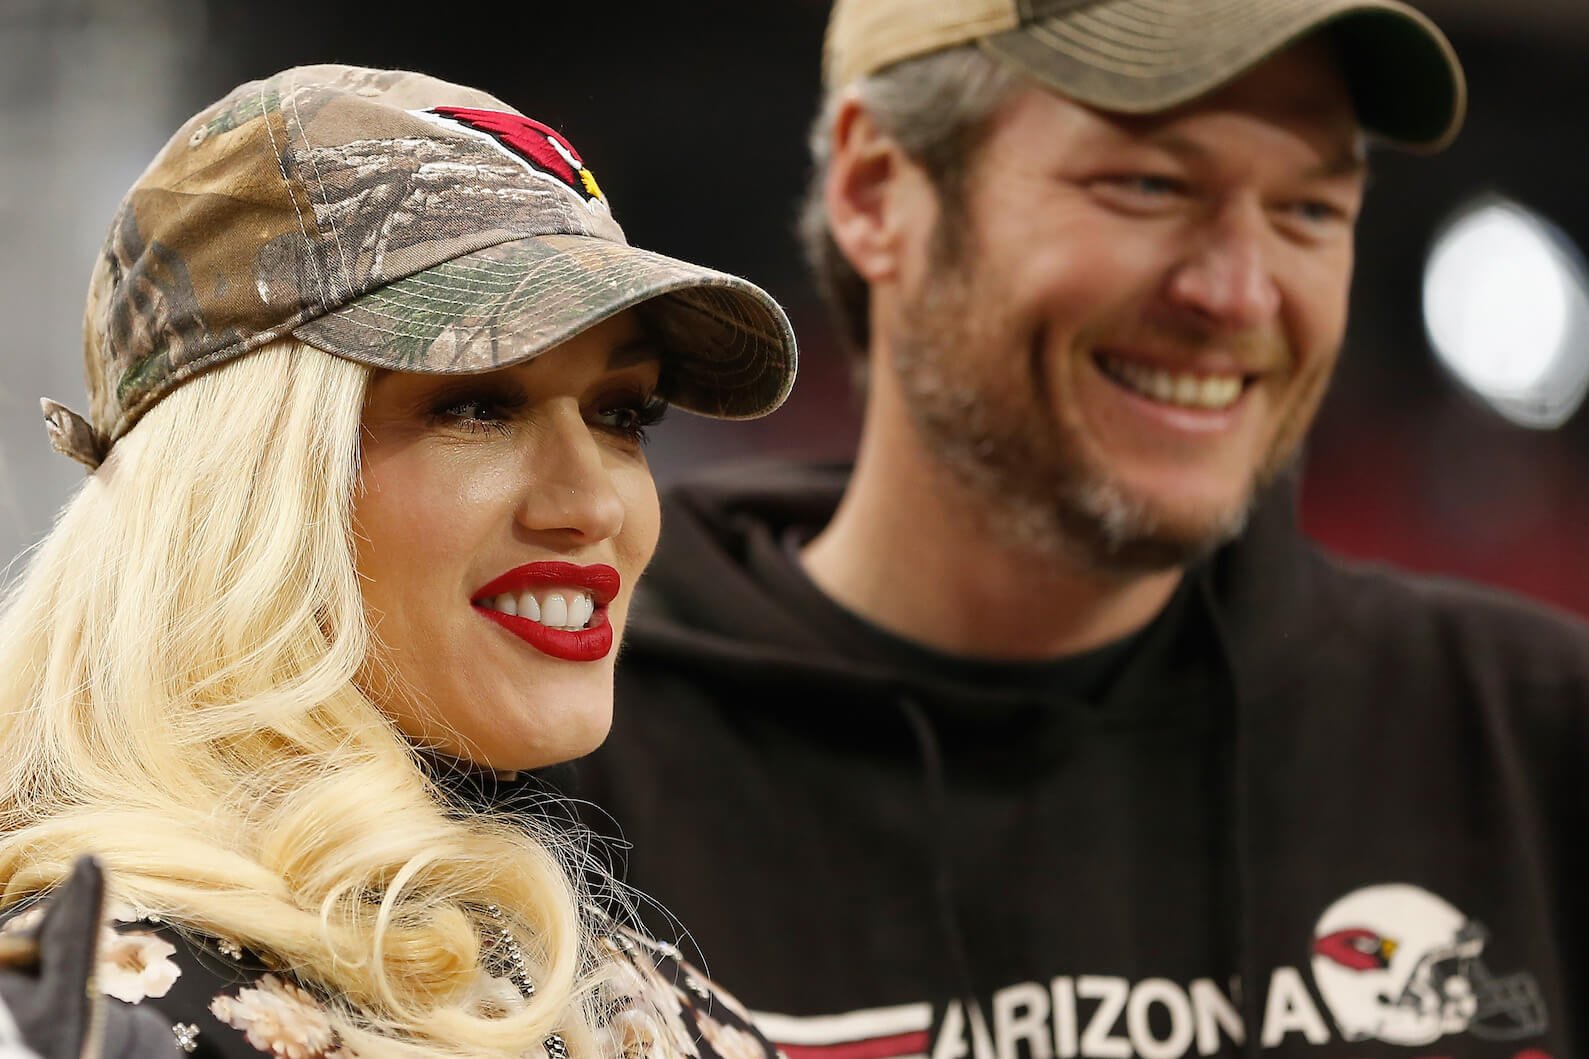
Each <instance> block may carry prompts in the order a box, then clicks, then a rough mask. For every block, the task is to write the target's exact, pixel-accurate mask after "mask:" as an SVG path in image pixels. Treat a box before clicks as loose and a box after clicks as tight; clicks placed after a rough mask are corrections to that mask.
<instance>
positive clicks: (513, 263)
mask: <svg viewBox="0 0 1589 1059" xmlns="http://www.w3.org/2000/svg"><path fill="white" fill-rule="evenodd" d="M637 306H644V313H645V317H646V320H647V323H648V324H649V325H650V327H651V328H652V330H653V332H654V333H655V335H656V336H657V338H658V340H659V341H660V342H661V343H662V346H663V349H664V355H665V357H666V360H665V362H664V365H663V389H664V394H663V395H664V396H665V397H666V398H667V399H668V400H669V402H670V403H672V404H675V405H678V406H679V407H681V408H684V409H687V410H688V411H691V412H696V413H699V414H701V415H705V416H711V417H714V418H718V419H753V418H755V417H757V416H761V415H765V414H766V413H768V412H770V411H772V410H773V409H774V408H777V407H778V406H779V405H780V404H782V403H783V401H784V399H785V398H786V397H788V395H789V390H790V388H791V387H792V386H793V385H794V377H795V367H796V360H797V354H796V348H795V337H794V331H793V329H792V328H791V326H790V324H789V320H788V317H786V316H785V315H784V312H783V310H782V309H781V308H779V306H778V303H777V302H776V301H774V300H773V298H772V297H771V296H770V295H768V294H767V293H766V292H765V291H763V290H762V289H761V288H760V287H757V286H756V285H755V284H753V283H750V282H748V281H746V280H743V279H740V278H739V277H737V276H731V275H729V274H727V273H723V272H717V271H714V270H712V269H708V268H704V267H702V266H700V265H692V264H690V263H688V262H685V261H679V260H676V259H674V258H670V257H666V256H664V255H662V254H656V253H652V252H651V251H649V250H642V249H640V248H638V247H633V246H628V245H626V244H623V243H617V242H613V241H611V240H607V239H598V238H593V237H589V236H579V235H542V236H533V237H528V238H523V239H514V240H511V241H508V242H504V243H498V244H496V245H494V246H489V247H486V248H484V249H481V250H476V251H473V252H471V253H468V254H464V255H462V256H460V257H456V258H453V259H452V260H450V261H444V262H442V263H441V264H439V265H434V266H432V267H431V268H428V269H425V270H424V271H422V272H418V273H415V274H414V275H411V276H407V277H405V278H403V279H400V280H396V281H394V282H392V283H388V284H386V285H385V286H383V287H378V288H376V289H375V290H373V291H371V292H369V293H368V294H365V295H362V296H361V297H359V298H358V299H356V300H354V301H353V302H350V303H349V304H347V305H344V306H342V307H340V308H338V309H336V310H334V311H332V312H330V313H328V314H326V315H324V316H320V317H317V318H315V319H313V320H310V321H308V322H306V323H303V324H300V325H299V326H298V327H296V328H294V329H293V332H292V333H293V335H294V336H295V337H297V338H299V339H301V340H303V341H304V342H307V343H309V344H310V345H312V346H315V347H316V348H319V349H322V350H325V351H326V352H328V353H333V354H336V355H337V356H341V357H345V358H347V359H349V360H354V361H358V362H360V363H362V364H369V365H371V366H373V367H377V368H387V369H390V370H393V371H406V372H418V373H423V374H438V375H464V374H474V373H478V372H486V371H494V370H496V369H498V368H505V367H508V366H510V365H513V364H519V363H523V362H524V361H527V360H531V359H533V358H534V357H537V356H539V355H540V354H542V353H545V352H547V351H548V350H550V349H552V348H554V347H555V346H557V345H559V344H561V343H563V342H566V341H567V340H569V339H570V338H573V337H574V336H575V335H577V334H579V333H580V332H582V331H584V330H586V329H588V328H590V327H592V326H594V325H596V324H598V323H600V322H601V321H603V320H605V319H608V318H609V317H612V316H615V315H617V314H618V313H620V312H623V311H624V310H625V309H630V308H635V307H637Z"/></svg>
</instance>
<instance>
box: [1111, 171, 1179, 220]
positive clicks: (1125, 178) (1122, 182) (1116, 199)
mask: <svg viewBox="0 0 1589 1059" xmlns="http://www.w3.org/2000/svg"><path fill="white" fill-rule="evenodd" d="M1093 193H1094V194H1095V195H1097V196H1098V198H1099V200H1100V201H1102V202H1103V203H1104V204H1105V205H1108V206H1112V207H1114V208H1116V209H1119V210H1123V211H1125V212H1127V213H1139V212H1153V211H1156V210H1159V209H1163V208H1167V207H1173V206H1175V205H1177V204H1179V203H1180V202H1181V201H1182V200H1183V199H1185V198H1187V197H1188V196H1189V195H1190V194H1191V193H1192V188H1191V185H1190V184H1188V183H1187V182H1186V181H1184V180H1181V179H1179V178H1178V177H1172V176H1165V175H1164V174H1162V173H1120V174H1117V175H1114V176H1107V177H1103V178H1101V179H1099V180H1095V181H1094V182H1093Z"/></svg>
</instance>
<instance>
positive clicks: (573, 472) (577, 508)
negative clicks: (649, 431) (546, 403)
mask: <svg viewBox="0 0 1589 1059" xmlns="http://www.w3.org/2000/svg"><path fill="white" fill-rule="evenodd" d="M531 436H532V438H533V444H531V445H530V446H529V449H530V451H529V452H527V453H526V455H525V459H526V461H527V462H528V464H529V466H528V467H527V468H526V474H525V482H526V485H525V491H524V496H523V498H522V499H521V500H520V503H519V506H518V512H517V518H518V522H519V524H520V525H522V526H523V527H524V528H525V529H528V530H531V531H533V532H535V533H537V534H560V535H564V536H566V537H568V538H570V539H571V541H572V542H574V543H580V544H585V543H595V542H597V541H604V540H610V539H611V538H613V537H616V536H617V535H618V531H619V530H620V529H622V528H623V522H624V513H625V512H624V504H623V498H622V497H621V496H620V495H619V493H618V490H617V488H616V486H615V485H614V483H613V479H612V474H611V472H610V471H609V470H608V468H607V463H606V459H605V454H604V452H603V450H602V446H601V443H600V442H599V441H598V440H597V438H596V437H595V436H594V435H593V434H592V432H591V428H590V426H589V424H587V423H586V422H585V419H584V416H583V415H582V413H581V411H580V408H579V406H578V404H577V403H576V402H574V401H573V400H572V399H569V400H567V401H565V402H559V403H558V404H557V405H556V406H555V407H553V408H550V409H549V410H548V413H547V415H546V416H544V417H542V419H541V421H540V422H539V423H538V424H537V427H536V429H535V430H534V431H533V432H532V435H531Z"/></svg>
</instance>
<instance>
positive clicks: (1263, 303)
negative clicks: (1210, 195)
mask: <svg viewBox="0 0 1589 1059" xmlns="http://www.w3.org/2000/svg"><path fill="white" fill-rule="evenodd" d="M1271 236H1272V233H1271V232H1270V231H1269V230H1268V222H1267V218H1266V217H1265V216H1264V212H1263V210H1262V208H1261V207H1260V206H1258V205H1256V204H1231V205H1230V206H1228V207H1227V208H1226V209H1225V210H1223V211H1222V212H1221V213H1220V214H1219V215H1217V216H1214V217H1210V218H1209V220H1208V222H1207V224H1206V226H1205V227H1204V228H1203V229H1202V231H1201V232H1199V234H1198V235H1197V237H1196V242H1195V243H1194V244H1193V246H1192V248H1191V249H1190V251H1189V252H1188V253H1187V255H1186V256H1185V258H1184V259H1182V260H1181V261H1180V263H1179V264H1178V265H1177V266H1176V268H1175V271H1174V272H1173V273H1172V274H1171V276H1170V279H1169V290H1168V292H1167V293H1168V295H1169V297H1170V300H1171V301H1172V302H1173V303H1175V304H1176V305H1177V306H1178V307H1180V308H1182V309H1183V310H1185V311H1186V312H1188V313H1191V314H1193V315H1195V316H1196V317H1198V319H1199V322H1200V323H1202V324H1203V325H1204V326H1207V327H1211V328H1215V329H1217V330H1221V331H1247V330H1251V329H1252V328H1255V327H1259V326H1262V325H1264V324H1267V323H1269V322H1270V321H1272V320H1273V319H1274V317H1275V315H1276V314H1277V313H1278V312H1279V311H1280V290H1279V287H1278V286H1277V285H1276V283H1275V277H1274V273H1273V271H1272V262H1271V261H1270V253H1271V252H1270V249H1269V240H1270V238H1271Z"/></svg>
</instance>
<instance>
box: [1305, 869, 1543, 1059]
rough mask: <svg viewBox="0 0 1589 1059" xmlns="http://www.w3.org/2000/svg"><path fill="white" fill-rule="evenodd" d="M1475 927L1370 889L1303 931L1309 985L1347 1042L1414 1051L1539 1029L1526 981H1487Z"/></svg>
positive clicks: (1395, 891) (1431, 903) (1417, 892)
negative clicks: (1308, 948) (1445, 1041)
mask: <svg viewBox="0 0 1589 1059" xmlns="http://www.w3.org/2000/svg"><path fill="white" fill-rule="evenodd" d="M1487 940H1488V933H1487V932H1486V931H1485V929H1484V927H1483V926H1482V925H1480V924H1479V923H1476V922H1474V921H1473V920H1470V919H1468V918H1467V917H1466V916H1464V915H1463V914H1462V913H1461V912H1459V911H1457V910H1456V909H1455V908H1454V907H1452V906H1451V904H1450V903H1448V902H1447V901H1445V900H1443V899H1441V898H1439V897H1436V896H1435V895H1434V894H1432V893H1430V892H1429V891H1427V890H1423V889H1420V888H1418V887H1416V886H1408V885H1405V884H1386V885H1382V886H1370V887H1366V888H1364V889H1361V890H1357V891H1354V892H1353V893H1350V894H1348V895H1346V896H1345V897H1343V898H1341V899H1340V900H1339V901H1336V902H1335V903H1334V904H1333V905H1331V906H1330V907H1329V908H1328V909H1327V910H1325V913H1324V915H1323V916H1321V917H1320V918H1319V922H1318V925H1317V926H1316V927H1315V928H1314V931H1313V978H1314V981H1315V983H1317V985H1318V987H1319V992H1320V994H1322V995H1323V997H1324V1002H1325V1003H1326V1004H1327V1005H1328V1006H1329V1009H1330V1013H1331V1014H1332V1015H1333V1016H1334V1018H1335V1023H1336V1025H1337V1026H1338V1027H1339V1028H1340V1031H1341V1035H1342V1036H1343V1037H1345V1038H1346V1039H1347V1040H1353V1041H1362V1040H1379V1041H1385V1042H1388V1043H1390V1044H1401V1045H1422V1044H1429V1043H1431V1042H1433V1041H1436V1040H1439V1039H1440V1038H1441V1037H1443V1036H1446V1035H1447V1034H1455V1033H1470V1034H1472V1035H1473V1036H1475V1037H1483V1038H1487V1039H1491V1040H1515V1039H1518V1038H1522V1037H1529V1036H1533V1035H1535V1034H1539V1033H1543V1032H1544V1031H1545V1029H1546V1026H1547V1021H1546V1015H1545V1005H1544V1002H1543V1001H1542V1000H1541V998H1540V995H1539V986H1538V984H1537V983H1536V982H1535V981H1534V977H1533V976H1532V975H1530V974H1523V973H1519V974H1509V975H1504V976H1496V975H1493V974H1491V973H1490V971H1489V969H1488V968H1486V967H1485V965H1484V962H1483V960H1482V959H1481V958H1480V957H1481V956H1482V954H1483V952H1484V946H1485V943H1486V941H1487Z"/></svg>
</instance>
